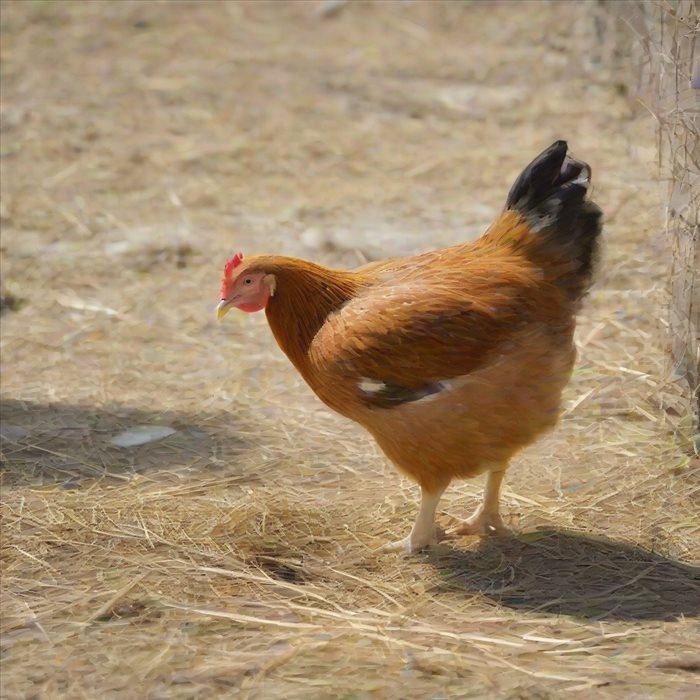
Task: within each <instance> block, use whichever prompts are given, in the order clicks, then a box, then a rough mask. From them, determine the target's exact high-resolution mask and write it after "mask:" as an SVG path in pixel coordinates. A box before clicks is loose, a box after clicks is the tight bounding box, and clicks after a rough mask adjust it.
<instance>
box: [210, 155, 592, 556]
mask: <svg viewBox="0 0 700 700" xmlns="http://www.w3.org/2000/svg"><path fill="white" fill-rule="evenodd" d="M589 177H590V171H589V169H588V167H587V166H586V165H585V164H582V163H580V162H577V161H573V160H571V159H569V158H566V144H565V143H564V142H557V143H555V144H554V145H553V146H552V147H550V149H548V150H547V151H545V152H544V153H543V154H542V155H540V156H539V157H538V158H537V159H535V161H533V163H531V164H530V166H528V168H527V169H526V170H525V171H524V172H523V174H522V175H521V176H520V178H519V179H518V180H517V181H516V183H515V185H514V186H513V188H512V190H511V193H510V196H509V198H508V202H507V205H506V211H505V212H504V214H503V215H502V216H501V217H500V218H499V219H498V220H497V221H496V222H495V223H494V224H493V225H492V226H491V228H490V229H489V230H488V231H487V232H486V233H485V234H484V235H483V236H482V237H481V238H480V239H478V240H477V241H476V242H474V243H468V244H462V245H458V246H454V247H451V248H447V249H443V250H438V251H433V252H429V253H425V254H422V255H417V256H414V257H409V258H402V259H396V260H388V261H383V262H378V263H372V264H370V265H366V266H364V267H363V268H360V269H359V270H356V271H354V272H344V271H338V270H329V269H327V268H323V267H321V266H318V265H315V264H313V263H309V262H306V261H302V260H296V259H292V258H282V257H276V256H275V257H273V256H270V257H268V256H260V257H256V258H252V259H251V260H249V261H246V262H245V263H241V262H240V260H239V261H238V263H237V264H236V268H239V267H240V270H239V269H236V270H235V273H234V272H233V270H229V271H228V274H229V278H228V286H227V281H226V279H225V281H224V291H226V290H228V291H229V292H230V293H228V294H225V293H224V294H223V296H224V299H223V300H222V302H221V305H220V308H222V309H224V311H225V310H226V309H227V308H229V307H230V306H231V305H235V306H239V308H243V309H244V310H247V311H251V310H259V309H261V308H265V311H266V314H267V318H268V321H269V323H270V327H271V329H272V331H273V334H274V336H275V338H276V340H277V342H278V344H279V345H280V347H281V348H282V350H283V351H284V352H285V354H286V355H287V356H288V357H289V359H290V360H291V361H292V363H293V364H294V366H295V367H296V369H297V370H298V371H299V372H300V373H301V375H302V376H303V378H304V379H305V380H306V382H307V383H308V384H309V386H310V387H311V388H312V389H313V391H314V392H315V393H316V394H317V396H318V397H319V398H320V399H321V400H322V401H323V402H324V403H326V404H327V405H328V406H330V407H331V408H332V409H334V410H336V411H338V412H339V413H341V414H342V415H344V416H346V417H348V418H350V419H352V420H354V421H356V422H358V423H359V424H361V425H362V426H364V427H365V428H366V429H367V430H368V431H369V432H370V433H371V434H372V435H373V436H374V438H375V439H376V441H377V443H378V444H379V446H380V447H381V448H382V450H383V451H384V453H385V454H386V455H387V457H389V459H390V460H391V461H392V462H393V463H394V464H395V465H396V466H397V467H398V468H399V469H400V470H401V471H403V472H404V473H406V474H407V475H408V476H410V477H411V478H413V479H414V480H415V481H417V482H418V483H419V484H420V486H421V489H422V495H423V497H422V503H421V510H420V512H419V516H418V519H417V521H416V524H415V526H414V528H413V531H412V532H411V534H410V536H409V537H408V538H406V539H405V540H401V541H400V542H399V543H397V544H398V545H400V546H401V547H405V548H406V549H407V550H408V551H415V550H417V549H420V548H422V547H424V546H426V545H427V544H429V543H430V542H431V541H432V539H433V537H434V532H435V527H434V513H435V509H436V507H437V503H438V500H439V498H440V496H441V494H442V492H443V491H444V489H445V488H446V487H447V485H448V484H449V483H450V481H451V480H452V479H454V478H468V477H472V476H475V475H477V474H480V473H483V472H488V473H489V476H488V481H487V488H486V494H485V499H484V505H483V506H482V508H481V509H480V511H478V512H477V513H476V514H475V515H474V516H473V517H472V519H471V520H470V521H467V523H466V524H465V527H464V528H463V530H464V531H469V532H472V531H484V532H485V531H488V530H489V529H496V530H498V529H500V527H501V523H500V517H499V515H498V493H499V488H500V483H501V480H502V478H503V472H504V471H505V469H506V468H507V466H508V464H509V461H510V459H511V458H512V456H513V455H514V454H515V453H516V452H517V451H518V450H519V449H521V448H523V447H525V446H526V445H528V444H529V443H531V442H532V441H533V440H534V439H535V438H537V437H538V436H539V435H540V434H542V433H543V432H544V431H546V430H548V429H550V428H552V427H553V426H554V425H555V423H556V421H557V418H558V414H559V404H560V398H561V393H562V390H563V388H564V386H565V385H566V383H567V381H568V379H569V376H570V374H571V370H572V367H573V363H574V359H575V348H574V342H573V332H574V328H575V314H576V312H577V310H578V308H579V305H580V300H581V297H582V296H583V294H584V293H585V290H586V289H587V287H588V285H589V283H590V274H591V268H592V264H593V257H594V253H595V240H596V238H597V236H598V234H599V233H600V210H599V209H598V208H597V207H596V206H595V205H594V204H592V203H591V202H589V201H587V200H586V198H585V195H586V189H587V186H588V184H589ZM240 280H243V282H242V283H241V282H240ZM243 283H244V284H246V285H248V286H250V285H255V284H256V283H258V286H259V289H257V291H256V290H253V291H252V292H246V290H241V291H240V292H238V291H236V290H237V288H238V287H240V286H242V284H243ZM239 299H243V300H244V301H243V303H242V304H239V303H237V302H238V301H239ZM246 299H248V300H252V301H245V300H246Z"/></svg>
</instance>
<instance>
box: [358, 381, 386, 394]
mask: <svg viewBox="0 0 700 700" xmlns="http://www.w3.org/2000/svg"><path fill="white" fill-rule="evenodd" d="M358 386H359V387H360V389H361V390H362V391H364V392H365V394H376V393H378V392H380V391H383V390H384V389H386V384H385V383H384V382H380V381H379V380H377V379H369V378H368V377H362V379H360V381H359V382H358Z"/></svg>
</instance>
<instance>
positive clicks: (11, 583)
mask: <svg viewBox="0 0 700 700" xmlns="http://www.w3.org/2000/svg"><path fill="white" fill-rule="evenodd" d="M592 5H593V3H590V4H589V3H581V4H578V5H575V4H570V3H563V2H562V3H538V4H532V3H526V2H522V3H501V2H499V3H492V4H486V3H471V2H453V3H441V2H432V3H420V2H413V3H392V2H386V3H363V2H358V3H351V4H350V5H349V6H348V7H345V8H344V9H343V10H342V11H340V12H339V13H338V14H337V15H335V16H332V17H326V18H320V17H318V16H314V9H315V8H316V7H317V4H316V3H301V2H300V3H284V2H277V3H262V2H260V3H258V2H255V3H214V2H201V3H199V2H198V3H195V2H181V3H177V4H174V3H169V4H164V3H151V2H111V3H102V2H38V1H37V2H29V1H26V2H5V3H3V4H2V36H1V38H2V153H1V155H2V159H1V163H2V207H1V211H0V214H1V215H2V229H3V231H2V250H3V268H2V273H3V277H2V284H3V316H2V370H3V382H2V397H3V403H2V414H3V416H2V417H3V445H2V447H3V459H4V462H3V468H2V511H3V518H4V521H3V533H2V534H3V539H2V557H3V558H2V657H3V658H2V663H3V668H2V694H3V697H6V698H57V697H61V698H91V699H94V698H103V697H104V698H137V697H138V698H153V699H156V698H200V697H241V698H275V699H276V698H347V699H350V698H356V699H360V698H374V697H377V698H406V697H415V698H461V697H464V698H513V699H514V698H538V699H544V698H550V697H551V698H559V697H562V696H566V697H575V698H650V697H653V698H685V697H687V698H690V697H691V696H694V693H695V692H696V691H697V687H698V671H699V669H700V652H699V648H700V629H699V625H698V615H699V614H700V569H699V568H698V564H699V563H700V519H699V516H698V513H699V512H700V498H699V496H700V469H699V467H698V459H697V457H695V456H693V452H692V449H691V447H690V442H689V440H688V435H689V422H688V419H687V417H686V416H685V415H683V412H682V410H679V408H678V405H679V404H678V403H677V402H676V399H675V397H676V393H677V392H676V388H675V387H674V386H673V385H672V384H671V383H670V382H669V381H668V379H667V377H668V372H667V366H666V360H665V357H664V353H663V349H662V344H661V343H660V341H659V332H658V331H659V318H660V316H662V311H661V310H660V309H661V307H660V304H661V302H662V296H661V295H660V291H661V290H663V288H664V286H665V284H666V282H667V271H668V262H669V259H668V253H667V251H666V248H665V241H664V237H663V235H662V228H663V207H662V204H661V199H660V196H659V194H660V189H661V188H660V183H659V182H658V181H657V179H656V177H655V174H654V172H655V171H654V158H655V141H654V131H653V129H654V124H653V119H652V118H651V117H650V116H649V114H648V113H647V112H646V111H645V110H644V109H643V108H641V107H639V106H638V105H636V106H635V104H634V101H633V100H631V99H630V97H629V95H628V94H625V93H626V92H629V91H630V90H633V89H634V86H633V85H628V84H626V83H625V82H624V81H622V82H620V80H619V79H617V78H616V77H615V75H613V74H612V72H611V71H609V70H608V69H607V66H606V65H605V64H604V63H603V64H600V63H597V62H596V61H595V58H596V56H597V55H598V53H599V52H598V48H597V43H596V37H595V35H594V34H593V30H592V27H593V24H592V21H591V18H590V16H589V14H590V11H591V10H590V8H591V7H592ZM628 88H629V90H628ZM556 138H566V139H567V140H568V141H569V143H570V145H571V147H572V148H573V150H574V152H575V153H577V154H578V155H579V156H581V157H583V158H585V159H586V160H588V161H589V162H590V163H591V165H592V167H593V172H594V180H595V198H596V200H597V201H598V202H599V203H600V204H601V206H602V207H603V209H604V210H605V212H606V216H607V226H606V231H605V237H606V251H605V261H604V264H603V269H602V271H601V274H600V276H599V281H598V283H597V285H596V287H595V290H594V291H593V292H592V294H591V296H590V298H589V300H588V302H587V305H586V309H585V311H584V313H583V315H582V318H581V323H580V328H579V332H578V342H579V345H580V349H581V356H580V359H579V362H578V366H577V370H576V372H575V375H574V378H573V380H572V383H571V386H570V387H569V389H568V390H567V394H566V397H565V398H566V401H565V413H564V416H563V418H562V422H561V425H560V427H559V428H558V429H557V431H556V432H554V433H553V434H552V435H551V436H548V437H547V438H546V439H544V440H542V441H541V442H540V443H539V444H537V445H535V446H534V447H533V448H532V449H530V450H528V451H527V452H526V453H524V454H523V455H522V456H521V457H519V458H518V459H517V460H516V463H515V464H514V465H513V466H512V469H511V470H510V473H509V476H508V480H507V486H506V489H505V494H504V510H505V513H506V515H507V517H508V519H509V521H510V522H511V524H512V525H513V527H514V528H515V530H516V532H517V533H518V534H516V535H515V536H514V537H513V538H490V539H483V540H479V539H478V538H463V539H461V540H456V541H453V542H448V543H445V544H443V545H441V546H439V547H437V548H435V549H434V550H432V551H430V552H427V553H425V554H422V555H419V556H415V557H412V558H404V557H401V556H399V555H394V554H391V555H388V554H380V553H378V552H377V548H378V547H379V546H380V545H381V544H382V543H384V542H385V541H386V540H387V539H389V538H397V537H399V536H401V535H402V534H404V533H405V532H406V531H407V529H408V528H409V527H410V524H411V521H412V518H413V517H414V514H415V510H416V505H415V498H416V495H417V494H416V489H415V488H414V487H413V485H412V484H410V483H409V482H407V481H405V480H403V479H402V478H401V477H400V476H399V475H398V474H397V473H396V472H395V471H394V470H393V468H392V467H391V466H390V465H387V464H386V463H385V461H384V459H383V458H382V457H381V455H379V454H378V452H377V449H376V448H375V446H374V445H373V443H372V441H371V440H370V438H369V437H368V436H367V435H365V434H364V433H363V432H362V431H361V430H360V429H359V428H357V427H355V426H353V425H349V424H348V423H347V422H346V421H344V420H342V419H341V418H339V417H336V416H335V415H333V414H331V413H329V412H328V411H327V410H325V408H324V407H322V406H321V405H320V404H319V402H318V401H317V400H316V399H315V398H314V397H313V396H312V394H311V393H310V391H309V390H308V389H307V388H306V387H305V386H304V385H303V383H302V382H301V380H300V379H299V378H298V376H297V375H296V374H295V372H294V371H293V369H292V368H291V367H290V365H289V364H288V362H287V361H286V359H285V358H284V357H283V356H282V354H281V352H279V351H278V350H277V348H276V347H275V345H274V341H273V339H272V337H271V334H270V333H269V331H268V329H267V326H266V323H265V319H264V317H263V316H262V315H258V316H244V315H243V314H230V315H229V316H228V317H227V318H226V322H225V323H224V324H221V325H217V324H216V322H215V320H214V312H213V307H214V304H215V301H216V298H217V294H218V283H219V276H220V271H221V268H222V266H223V263H224V261H225V259H226V258H227V257H228V256H229V255H230V254H231V253H232V252H234V251H236V250H238V249H242V250H244V251H245V252H247V253H254V252H279V253H284V254H294V255H300V256H305V257H309V258H313V259H316V260H321V261H323V262H326V263H331V264H335V265H339V266H351V265H354V264H356V263H357V262H359V261H361V260H363V259H367V258H373V257H377V256H389V255H395V254H401V253H405V252H411V251H416V250H421V249H426V248H431V247H435V246H439V245H443V244H447V243H451V242H454V241H458V240H461V239H464V238H467V237H471V236H474V235H477V234H478V233H479V232H481V231H482V230H483V229H484V227H485V226H486V225H487V224H488V223H489V221H490V220H491V219H492V218H493V216H495V214H496V213H497V212H498V210H499V208H500V207H501V206H502V203H503V201H504V199H505V195H506V193H507V190H508V188H509V187H510V184H511V182H512V180H513V178H514V177H515V175H516V174H517V173H518V171H519V170H520V169H521V168H522V166H523V165H524V164H525V163H527V162H528V161H529V160H530V159H531V158H532V157H533V156H534V155H535V154H536V153H537V152H539V150H540V149H542V148H543V147H545V146H547V145H548V144H549V143H551V142H552V141H553V140H554V139H556ZM154 424H155V425H160V426H169V427H170V428H172V429H173V430H174V431H175V432H174V433H173V434H171V435H170V436H168V437H165V438H164V439H162V440H159V441H155V442H151V443H149V444H145V445H142V446H140V447H118V446H115V445H114V444H112V443H111V442H110V441H111V439H112V438H113V437H114V436H115V435H117V434H119V433H120V432H121V431H123V430H127V429H129V428H133V427H134V426H138V425H154ZM426 439H427V436H426ZM480 489H481V483H480V480H477V481H474V482H464V483H461V484H455V485H454V486H453V487H452V488H451V489H450V491H449V492H448V495H447V496H446V497H445V499H444V501H443V503H442V509H441V513H440V516H439V519H440V521H441V522H442V523H443V524H447V523H449V521H450V518H451V517H454V516H464V515H466V514H467V513H468V512H469V511H470V510H471V508H472V507H473V505H474V502H475V499H476V498H477V496H478V494H479V493H480Z"/></svg>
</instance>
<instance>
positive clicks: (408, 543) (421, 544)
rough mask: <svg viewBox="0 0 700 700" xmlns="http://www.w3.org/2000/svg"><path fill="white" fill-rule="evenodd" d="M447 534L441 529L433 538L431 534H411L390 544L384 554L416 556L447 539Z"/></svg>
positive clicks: (386, 545)
mask: <svg viewBox="0 0 700 700" xmlns="http://www.w3.org/2000/svg"><path fill="white" fill-rule="evenodd" d="M446 537H447V533H446V532H445V531H444V530H443V529H442V528H441V527H436V528H435V530H434V532H433V533H432V536H430V533H420V532H419V533H416V532H415V531H414V532H411V534H410V535H409V536H408V537H404V538H403V539H402V540H396V541H395V542H388V543H387V544H385V545H384V546H383V547H382V548H381V551H382V552H403V553H404V554H416V553H417V552H420V551H421V550H423V549H425V548H426V547H430V545H434V544H438V542H441V541H442V540H444V539H446Z"/></svg>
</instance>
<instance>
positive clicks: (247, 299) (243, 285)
mask: <svg viewBox="0 0 700 700" xmlns="http://www.w3.org/2000/svg"><path fill="white" fill-rule="evenodd" d="M274 293H275V278H274V276H273V275H270V274H268V273H266V272H265V271H263V270H260V269H256V268H255V265H250V264H244V263H243V253H236V255H234V256H233V257H232V258H231V259H230V260H229V261H228V262H227V263H226V266H225V267H224V276H223V278H222V280H221V301H220V302H219V304H218V305H217V307H216V317H217V318H218V319H219V320H221V319H222V318H223V317H224V316H225V315H226V314H227V313H228V312H229V311H230V310H231V308H233V307H235V308H237V309H240V310H241V311H245V312H247V313H254V312H256V311H262V310H263V309H264V308H265V307H266V306H267V302H268V301H269V300H270V297H271V296H273V295H274Z"/></svg>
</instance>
